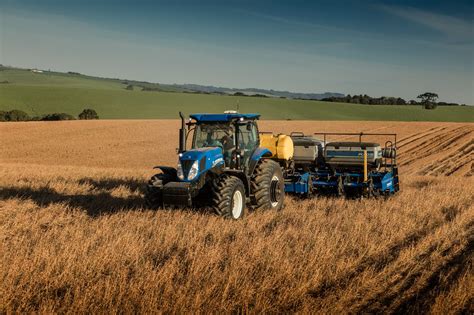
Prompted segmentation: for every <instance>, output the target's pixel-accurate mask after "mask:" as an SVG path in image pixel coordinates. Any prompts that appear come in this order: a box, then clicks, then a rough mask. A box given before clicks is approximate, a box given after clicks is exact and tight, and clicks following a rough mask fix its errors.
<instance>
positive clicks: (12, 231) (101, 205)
mask: <svg viewBox="0 0 474 315" xmlns="http://www.w3.org/2000/svg"><path fill="white" fill-rule="evenodd" d="M178 125H179V123H178V122H177V121H171V120H168V121H150V120H147V121H74V122H32V123H8V124H1V125H0V133H2V134H8V135H9V136H8V137H5V138H3V139H2V141H3V142H2V145H3V148H4V149H3V150H2V151H1V153H0V250H1V252H2V255H1V256H0V257H1V258H0V279H1V282H2V286H1V288H0V313H16V312H21V313H24V312H41V313H54V312H61V313H65V312H74V313H105V312H107V313H109V312H114V313H115V312H124V313H131V312H134V313H136V312H139V313H150V312H164V313H208V312H209V311H212V312H216V313H224V312H225V313H230V312H235V313H240V312H248V313H290V312H301V313H397V314H398V313H433V314H460V313H472V311H473V300H474V295H473V292H474V270H473V267H472V266H473V262H474V253H473V250H472V249H473V247H474V208H473V201H474V199H473V196H474V177H472V175H474V173H473V169H474V168H473V161H472V153H473V146H472V134H473V133H474V127H473V125H472V124H459V123H427V122H424V123H399V122H389V123H386V122H366V123H360V122H338V123H334V122H317V123H315V122H278V121H264V122H262V124H261V125H262V129H264V130H275V131H276V132H288V131H290V130H300V131H304V132H306V133H310V132H312V131H316V130H315V129H316V127H317V129H318V131H328V132H337V131H356V130H364V131H380V132H398V133H399V143H400V150H399V162H400V165H401V167H400V171H401V185H402V186H401V189H402V190H401V192H400V193H399V194H398V195H396V196H394V197H393V198H390V199H387V200H385V199H377V200H344V199H338V198H316V199H312V200H301V199H296V198H294V199H293V198H289V199H287V202H286V208H285V209H284V210H283V211H282V212H279V213H274V212H254V213H251V214H250V215H249V216H248V217H246V218H245V219H244V220H241V221H238V222H235V221H229V220H223V219H221V218H219V217H217V216H215V215H213V214H211V213H202V212H194V211H184V210H169V209H168V210H165V211H152V210H150V209H147V208H146V207H145V205H144V204H143V198H142V193H143V191H142V190H143V186H144V184H145V182H146V179H147V178H148V177H149V176H150V175H151V174H152V172H153V170H151V167H152V166H153V165H156V164H165V165H174V164H175V163H176V152H175V151H174V147H175V146H176V142H177V141H176V140H177V133H176V129H177V126H178ZM460 152H462V154H459V153H460ZM415 157H417V158H416V159H415ZM440 165H443V166H444V168H443V170H439V169H437V167H438V166H440ZM446 175H450V176H446Z"/></svg>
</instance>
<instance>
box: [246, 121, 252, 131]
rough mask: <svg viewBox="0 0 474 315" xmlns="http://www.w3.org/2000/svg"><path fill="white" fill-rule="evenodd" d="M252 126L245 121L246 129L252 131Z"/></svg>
mask: <svg viewBox="0 0 474 315" xmlns="http://www.w3.org/2000/svg"><path fill="white" fill-rule="evenodd" d="M252 127H253V126H252V123H251V122H249V123H247V131H252Z"/></svg>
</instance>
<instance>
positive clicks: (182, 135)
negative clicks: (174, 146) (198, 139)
mask: <svg viewBox="0 0 474 315" xmlns="http://www.w3.org/2000/svg"><path fill="white" fill-rule="evenodd" d="M179 117H181V129H180V130H179V149H178V153H182V152H184V151H186V126H185V123H184V116H183V113H182V112H179Z"/></svg>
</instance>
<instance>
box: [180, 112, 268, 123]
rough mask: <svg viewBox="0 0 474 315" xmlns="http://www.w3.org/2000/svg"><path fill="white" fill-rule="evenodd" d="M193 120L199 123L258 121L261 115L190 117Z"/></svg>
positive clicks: (196, 115)
mask: <svg viewBox="0 0 474 315" xmlns="http://www.w3.org/2000/svg"><path fill="white" fill-rule="evenodd" d="M189 117H191V118H192V119H194V120H196V121H197V122H229V121H232V120H234V119H240V118H242V119H249V120H253V119H258V118H259V117H260V114H239V113H234V114H192V115H189Z"/></svg>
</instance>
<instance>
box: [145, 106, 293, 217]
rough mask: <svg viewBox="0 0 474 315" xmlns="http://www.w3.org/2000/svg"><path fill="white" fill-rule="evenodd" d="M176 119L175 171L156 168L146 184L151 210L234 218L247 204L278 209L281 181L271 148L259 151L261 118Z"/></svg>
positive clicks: (230, 114) (281, 197) (234, 114)
mask: <svg viewBox="0 0 474 315" xmlns="http://www.w3.org/2000/svg"><path fill="white" fill-rule="evenodd" d="M180 117H181V129H180V132H179V149H178V164H177V167H176V168H172V167H168V166H157V167H155V168H157V169H160V170H161V172H160V173H159V174H156V175H154V176H153V177H152V178H151V179H150V181H149V183H148V185H147V191H146V194H145V199H146V202H147V204H148V206H149V207H151V208H155V209H158V208H163V207H167V208H169V207H189V208H201V207H206V208H208V207H210V208H212V209H213V210H214V211H215V212H216V213H217V214H218V215H220V216H223V217H226V218H232V219H240V218H242V217H243V216H244V214H245V213H246V208H247V206H248V207H249V208H252V209H274V210H280V209H282V207H283V202H284V197H285V180H284V178H283V173H282V168H281V166H280V164H279V162H278V161H276V160H275V159H272V153H271V152H270V150H268V149H266V148H262V147H260V139H259V132H258V127H257V120H258V119H259V117H260V115H258V114H239V113H237V112H234V111H229V112H225V113H224V114H193V115H190V119H189V120H188V121H187V122H186V121H185V118H184V116H183V114H182V113H180ZM191 134H192V144H191V148H190V149H187V148H186V143H187V142H188V138H189V137H190V136H191ZM189 140H190V139H189Z"/></svg>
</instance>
